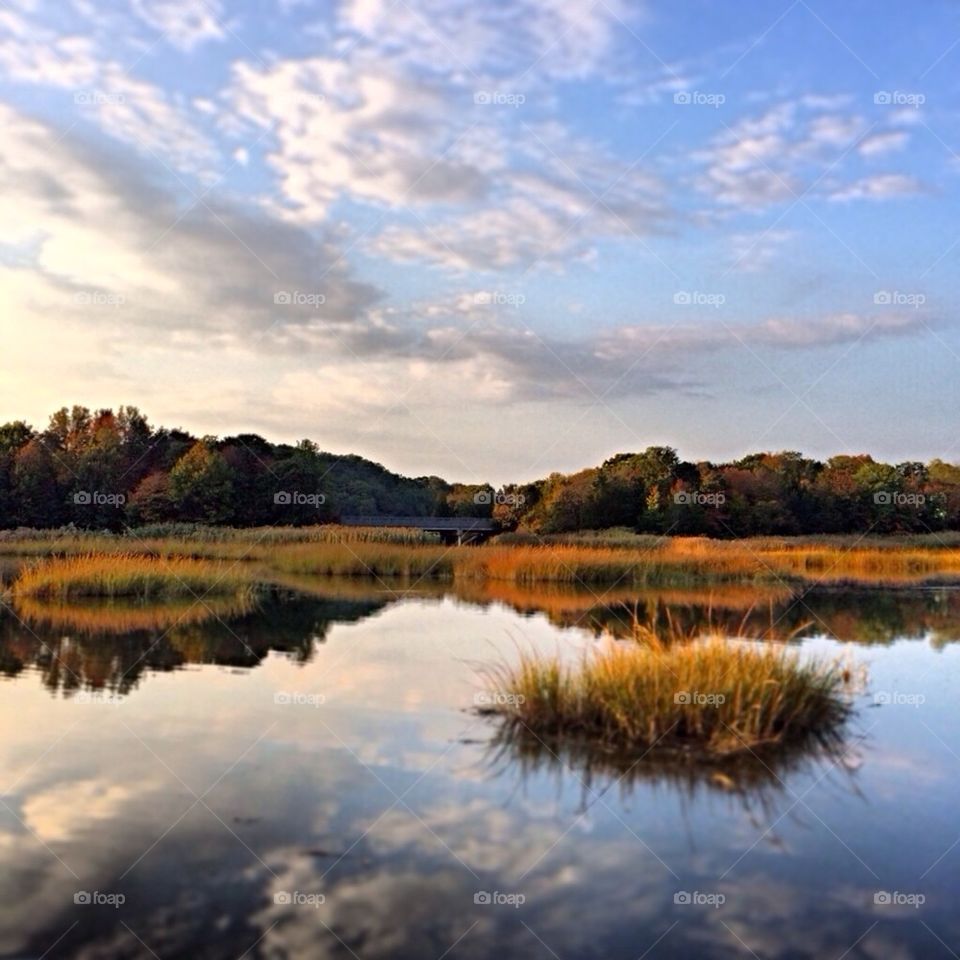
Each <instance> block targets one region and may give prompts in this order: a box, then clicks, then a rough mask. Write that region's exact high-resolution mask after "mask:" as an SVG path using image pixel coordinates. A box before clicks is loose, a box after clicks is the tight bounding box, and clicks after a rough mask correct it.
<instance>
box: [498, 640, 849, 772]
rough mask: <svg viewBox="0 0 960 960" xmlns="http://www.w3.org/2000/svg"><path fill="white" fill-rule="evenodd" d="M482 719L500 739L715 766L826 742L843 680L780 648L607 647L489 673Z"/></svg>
mask: <svg viewBox="0 0 960 960" xmlns="http://www.w3.org/2000/svg"><path fill="white" fill-rule="evenodd" d="M491 679H492V686H493V690H492V692H491V694H490V697H489V701H490V703H491V706H490V707H489V708H485V710H486V712H492V713H494V714H496V715H498V716H499V717H500V718H501V719H502V720H503V722H504V724H505V725H506V727H507V729H508V731H512V732H513V733H520V734H522V735H526V734H529V735H531V736H533V737H535V738H539V739H541V740H543V741H545V742H547V743H551V742H556V743H561V744H562V743H563V742H567V743H571V742H572V743H581V744H587V745H594V746H598V747H601V748H604V749H608V750H614V751H620V752H623V753H628V754H634V755H641V754H644V753H645V752H647V751H656V752H657V754H658V755H661V756H662V755H663V754H664V753H669V754H671V755H676V756H683V757H688V758H692V759H697V760H702V759H714V760H723V759H726V758H730V757H734V756H737V755H741V754H744V753H751V754H762V753H764V752H766V751H768V750H771V749H775V748H780V747H787V748H789V747H795V746H797V745H802V744H804V743H811V742H820V743H825V742H827V741H828V740H829V739H830V738H831V737H832V736H835V735H836V733H837V731H838V730H839V729H840V728H842V726H843V724H844V722H845V721H846V719H847V717H848V715H849V712H850V703H849V698H848V696H847V690H848V688H849V684H850V676H849V675H848V673H847V672H846V671H845V670H843V669H841V668H840V667H839V666H837V665H830V664H825V663H821V662H818V661H807V660H801V658H800V657H799V656H798V655H797V654H796V653H794V652H791V651H790V650H788V649H785V648H783V647H774V646H767V645H762V644H754V643H748V642H745V641H730V640H728V639H726V638H723V637H708V638H704V639H699V640H695V641H693V642H675V643H663V642H660V641H657V640H656V639H654V638H653V637H652V636H651V635H649V634H646V635H645V639H644V641H643V642H642V643H640V642H638V643H633V644H611V645H609V646H608V647H606V648H605V649H604V650H603V651H602V652H594V653H591V654H589V655H587V656H586V657H585V658H584V659H583V660H582V661H581V662H580V663H579V664H575V665H570V664H568V663H565V662H563V661H562V660H561V659H559V658H557V657H547V658H543V657H537V656H533V655H524V656H522V657H521V659H520V662H519V664H518V665H517V666H516V667H503V668H500V669H497V670H494V671H493V673H492V675H491Z"/></svg>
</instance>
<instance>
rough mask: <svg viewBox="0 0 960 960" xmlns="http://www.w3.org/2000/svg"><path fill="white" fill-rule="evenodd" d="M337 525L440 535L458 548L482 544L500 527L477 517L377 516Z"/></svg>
mask: <svg viewBox="0 0 960 960" xmlns="http://www.w3.org/2000/svg"><path fill="white" fill-rule="evenodd" d="M340 522H341V523H342V524H343V525H344V526H347V527H405V528H406V529H409V530H424V531H426V532H427V533H439V534H440V536H441V537H442V538H443V542H444V543H455V544H456V545H457V546H458V547H459V546H463V545H464V544H467V543H483V541H484V540H486V539H487V537H489V536H491V535H492V534H494V533H498V532H499V531H500V525H499V524H498V523H497V522H496V521H495V520H489V519H485V518H478V517H394V516H385V515H383V514H380V515H378V516H369V517H363V516H349V517H341V518H340Z"/></svg>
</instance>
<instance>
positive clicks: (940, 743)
mask: <svg viewBox="0 0 960 960" xmlns="http://www.w3.org/2000/svg"><path fill="white" fill-rule="evenodd" d="M300 588H301V589H300V590H299V591H298V592H293V591H291V592H290V593H289V594H285V595H284V596H282V597H281V596H277V597H274V598H272V599H270V600H269V601H267V602H265V603H264V604H263V605H262V606H261V607H260V608H259V609H257V610H242V609H231V608H230V607H229V605H228V606H226V607H219V608H218V607H215V606H213V605H211V607H210V609H208V610H206V611H204V612H202V613H201V612H198V611H195V610H193V611H190V610H187V609H185V608H184V609H179V610H177V609H173V610H171V609H157V608H144V607H135V606H134V607H103V606H99V607H96V606H78V607H71V608H63V607H53V608H46V609H43V608H40V609H31V610H18V611H16V615H15V614H14V612H13V611H11V610H9V609H3V610H2V611H0V676H2V678H3V679H2V680H0V724H2V727H0V730H2V736H0V957H3V958H35V960H39V958H41V957H43V958H44V960H47V958H49V960H55V958H85V960H93V958H97V960H99V958H152V957H158V958H161V960H168V958H171V960H172V958H180V957H184V958H187V957H189V958H239V957H244V958H250V960H254V958H276V960H280V958H300V957H304V958H306V957H310V958H314V957H338V958H339V957H343V958H351V957H356V958H363V960H367V958H371V960H372V958H381V957H382V958H388V957H389V958H408V957H409V958H417V960H424V958H426V960H441V958H451V960H454V958H467V957H471V958H486V957H499V958H509V957H524V958H527V957H530V958H538V957H542V958H544V960H549V958H559V960H575V958H587V957H597V958H624V960H637V958H641V957H644V958H661V957H687V958H699V957H704V958H713V957H717V958H720V957H723V958H726V957H748V958H749V957H760V958H767V957H776V958H800V957H818V958H822V957H827V958H836V960H840V958H842V957H843V958H858V957H870V958H881V957H882V958H908V957H924V958H939V957H944V958H947V957H955V956H956V954H957V953H958V952H960V911H958V909H957V902H958V895H960V875H958V874H960V805H958V802H957V798H958V796H960V702H958V698H957V691H958V684H957V680H956V677H957V675H958V669H960V645H958V644H957V643H956V642H955V641H956V640H957V639H960V591H955V590H950V589H936V590H916V591H909V592H907V591H903V592H889V591H888V592H882V593H881V592H874V593H869V592H866V593H849V592H847V593H845V592H836V591H834V592H811V593H808V594H806V595H796V596H794V595H791V594H790V593H789V592H785V591H772V592H769V593H760V592H758V591H756V590H750V589H747V588H727V589H725V590H720V591H714V592H699V593H698V592H690V591H687V592H683V591H673V592H662V593H659V594H646V595H638V594H636V593H634V594H616V595H608V596H605V597H603V598H598V597H594V596H591V595H582V594H574V593H569V592H564V591H541V592H538V593H535V594H534V593H530V594H524V593H519V592H516V591H501V592H499V593H497V592H494V593H478V594H476V595H462V594H461V595H460V596H454V595H448V594H446V593H445V592H444V591H443V590H441V589H437V590H431V591H426V592H406V593H404V592H401V593H392V592H387V591H377V590H374V589H370V588H368V587H366V586H362V585H357V584H334V583H322V582H320V581H314V582H309V583H304V584H301V585H300ZM624 604H628V605H631V609H630V610H628V609H627V608H626V607H625V606H624ZM634 612H639V614H640V615H641V616H642V617H644V618H646V619H650V620H654V621H655V620H657V619H663V618H670V619H672V620H673V621H674V622H681V623H685V624H688V625H691V626H696V625H697V624H703V623H707V622H709V623H711V624H713V625H714V626H721V627H723V628H729V629H730V630H731V631H735V632H745V633H749V634H751V635H755V636H758V637H760V636H762V637H765V638H767V642H790V643H792V644H795V645H796V646H797V648H798V649H799V650H800V651H801V652H802V653H803V654H811V655H821V656H830V657H832V656H837V655H839V656H842V657H844V658H845V659H847V660H849V661H852V662H855V663H858V664H863V665H865V666H866V667H867V668H868V670H869V683H868V687H867V689H866V690H865V691H864V692H863V693H862V694H861V695H859V697H858V710H857V714H856V718H855V720H854V721H853V723H852V724H851V726H850V729H849V732H848V736H847V740H846V743H845V745H844V747H843V749H841V750H839V751H838V752H837V753H836V754H831V755H829V756H820V757H800V758H795V759H794V760H792V761H791V762H789V763H785V764H784V765H783V766H782V767H778V768H777V769H772V770H771V769H768V770H767V771H762V770H761V771H759V772H757V771H754V773H753V774H752V775H751V776H750V777H748V778H744V779H735V780H731V779H729V778H726V777H722V776H716V775H715V774H711V773H710V771H701V772H697V771H686V772H678V771H676V770H667V769H658V768H657V767H656V766H654V765H652V764H650V763H648V762H646V761H641V762H640V763H637V764H635V765H634V766H632V767H629V768H627V769H624V768H622V767H616V768H614V767H612V766H611V765H609V764H605V763H604V762H603V759H602V758H586V759H585V758H583V757H579V758H570V757H564V756H560V757H557V756H555V755H554V754H553V753H551V752H550V751H547V750H538V749H536V748H535V747H534V748H531V746H530V745H529V744H527V745H526V746H525V747H524V748H523V749H518V748H517V747H516V745H511V744H509V743H506V744H504V743H497V742H496V729H495V725H494V724H493V723H492V722H491V721H490V720H489V719H486V718H484V717H482V716H478V715H477V713H476V711H475V709H474V707H475V704H476V703H477V702H478V699H477V698H478V696H479V697H480V698H481V699H482V696H483V692H484V689H485V687H484V683H483V680H482V672H483V668H484V666H485V665H489V664H491V663H497V662H501V661H503V660H504V659H506V660H510V659H511V658H513V657H515V656H516V654H517V651H518V650H519V649H527V650H544V651H547V652H551V653H553V652H557V651H560V652H562V653H563V654H565V655H569V656H577V655H579V654H581V653H582V652H584V651H586V650H588V649H589V648H590V647H591V646H593V645H594V644H596V643H597V642H600V641H598V634H599V632H600V631H601V630H607V631H613V632H615V633H616V632H618V631H619V630H620V629H621V628H622V625H623V624H624V623H625V622H627V620H628V619H629V616H630V615H631V614H632V613H634Z"/></svg>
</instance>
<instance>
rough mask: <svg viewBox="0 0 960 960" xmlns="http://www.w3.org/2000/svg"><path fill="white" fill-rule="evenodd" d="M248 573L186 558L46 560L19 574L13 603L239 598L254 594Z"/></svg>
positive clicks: (119, 556) (114, 556) (124, 556)
mask: <svg viewBox="0 0 960 960" xmlns="http://www.w3.org/2000/svg"><path fill="white" fill-rule="evenodd" d="M254 586H255V584H254V581H253V579H252V578H251V576H250V573H249V571H248V569H247V568H245V567H243V566H240V565H238V564H230V563H221V562H215V561H209V560H195V559H190V558H185V557H179V558H170V559H167V558H158V557H145V556H139V555H130V554H110V555H90V556H76V557H63V558H57V559H53V560H45V561H41V562H38V563H35V564H32V565H31V566H28V567H27V568H25V569H24V570H22V571H21V573H20V575H19V576H18V577H17V579H16V580H15V581H14V582H13V586H12V588H11V592H12V594H13V596H14V598H15V599H17V600H21V599H22V598H24V597H32V598H35V599H47V600H49V599H58V600H70V599H72V598H74V597H139V598H141V599H144V600H149V599H169V598H175V597H187V598H194V599H195V598H199V597H206V596H224V595H233V596H241V595H245V594H249V593H251V592H252V591H253V589H254Z"/></svg>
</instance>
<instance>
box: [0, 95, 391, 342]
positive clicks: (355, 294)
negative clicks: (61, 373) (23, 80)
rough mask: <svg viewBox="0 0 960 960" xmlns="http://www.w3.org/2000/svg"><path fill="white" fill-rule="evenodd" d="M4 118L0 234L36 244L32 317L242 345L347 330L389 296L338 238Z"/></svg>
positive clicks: (6, 114)
mask: <svg viewBox="0 0 960 960" xmlns="http://www.w3.org/2000/svg"><path fill="white" fill-rule="evenodd" d="M0 122H2V124H3V127H4V131H5V136H4V140H3V142H2V143H0V197H2V199H0V236H3V237H5V238H6V240H7V242H8V243H10V244H13V245H19V247H20V248H22V249H24V250H27V249H29V250H30V267H32V269H31V270H30V271H29V273H30V275H31V276H32V277H33V280H32V282H31V284H30V285H29V287H28V288H27V289H26V290H24V291H23V292H22V302H21V304H20V307H21V309H22V310H23V311H25V312H31V311H38V310H46V311H56V312H57V313H58V314H59V315H61V316H62V317H63V318H64V319H70V320H71V321H73V322H76V323H82V324H91V325H93V326H99V327H110V328H120V329H125V330H130V329H131V328H133V329H136V328H141V329H152V330H153V331H154V332H155V333H157V334H161V333H162V335H163V336H164V337H172V336H179V337H181V338H182V340H183V341H184V342H186V341H188V340H189V339H190V338H196V339H204V338H207V337H209V336H210V335H218V336H220V337H222V338H225V339H223V340H222V341H221V342H242V341H243V340H244V339H245V338H249V337H250V336H251V335H263V334H264V332H268V331H272V330H276V331H283V330H284V329H286V328H290V327H302V328H313V329H315V330H330V331H333V330H336V329H339V328H342V327H349V326H350V325H351V324H354V323H356V322H357V321H358V318H359V317H361V316H362V314H363V312H364V310H366V309H367V308H368V307H370V306H371V305H372V304H374V303H375V302H376V301H377V300H378V299H379V297H380V293H379V291H378V290H376V289H375V288H373V287H371V286H369V285H367V284H364V283H360V282H358V281H355V280H353V279H352V278H351V276H350V272H349V268H348V267H347V266H346V264H345V263H344V261H343V259H342V255H341V251H340V249H339V248H338V245H337V242H336V238H335V237H332V236H323V235H312V234H307V233H304V232H303V231H302V230H300V229H298V228H296V227H294V226H291V225H288V224H285V223H283V222H281V221H278V220H276V219H275V218H271V217H270V216H269V215H268V214H265V213H263V212H260V211H257V210H255V209H254V210H249V209H245V208H241V207H238V206H235V205H232V204H230V203H227V202H225V201H223V200H221V199H218V198H216V197H215V196H213V195H210V196H208V197H206V198H204V199H203V200H202V201H201V202H199V203H194V204H192V205H190V204H189V201H188V202H187V203H186V204H184V203H181V202H178V200H177V199H176V198H175V197H174V196H173V195H172V194H170V193H168V192H167V191H166V190H165V189H164V188H162V187H161V186H158V185H157V183H156V182H154V181H153V180H151V179H150V178H148V177H147V176H146V175H145V173H144V171H143V170H142V169H141V168H140V167H139V165H137V164H135V163H134V162H132V159H131V158H130V157H129V156H125V155H124V154H123V153H122V152H117V151H112V152H107V151H105V150H104V148H103V147H102V146H99V145H98V146H94V145H91V144H89V143H87V142H84V141H82V140H76V139H74V138H73V137H71V136H66V137H64V136H62V135H60V134H58V133H57V132H56V131H55V130H53V129H52V128H50V127H49V126H47V125H46V124H44V123H42V122H39V121H36V120H32V119H30V118H28V117H25V116H23V115H20V114H18V113H16V112H15V111H13V110H11V109H9V108H0ZM8 272H9V271H8ZM17 272H18V273H20V274H23V273H25V272H27V268H26V267H24V266H22V265H21V267H20V268H19V269H18V271H17ZM18 289H19V288H18ZM277 300H279V301H281V302H279V303H278V302H276V301H277Z"/></svg>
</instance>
